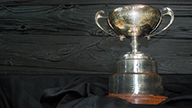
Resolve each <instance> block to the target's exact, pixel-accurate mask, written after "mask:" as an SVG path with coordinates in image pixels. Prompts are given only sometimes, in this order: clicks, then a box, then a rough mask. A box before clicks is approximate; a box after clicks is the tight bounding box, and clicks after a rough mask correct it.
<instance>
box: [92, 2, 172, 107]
mask: <svg viewBox="0 0 192 108" xmlns="http://www.w3.org/2000/svg"><path fill="white" fill-rule="evenodd" d="M163 12H164V13H163ZM101 14H104V11H103V10H101V11H98V12H97V13H96V15H95V22H96V24H97V25H98V27H99V28H100V29H101V30H103V31H104V32H106V33H108V34H109V35H112V36H115V35H114V34H112V33H110V32H108V31H106V30H105V29H103V28H102V27H101V25H100V24H99V22H98V19H100V18H106V19H107V22H108V25H109V26H110V28H111V29H112V30H113V31H114V32H115V33H116V34H117V35H118V37H120V40H123V38H130V39H131V41H132V42H131V44H130V45H131V47H132V51H131V52H127V53H126V54H124V55H123V56H121V57H120V58H119V59H118V60H117V61H116V66H115V67H116V68H115V74H113V75H112V76H110V78H109V95H108V96H109V97H119V98H122V99H125V100H127V101H128V102H131V103H133V104H159V103H160V102H162V101H164V100H165V99H167V97H166V96H162V94H163V85H162V77H161V76H160V75H158V72H157V66H156V62H155V60H154V59H153V57H152V56H150V55H149V54H146V53H143V52H140V51H138V49H139V46H140V44H139V42H138V37H147V38H148V39H150V37H151V36H154V35H156V34H159V33H161V32H162V31H164V30H165V29H167V28H168V27H169V26H170V25H171V24H172V22H173V20H174V13H173V11H172V10H171V9H170V8H169V7H165V8H163V9H162V11H160V10H159V9H157V8H156V7H152V6H148V5H127V6H122V7H119V8H116V9H114V10H113V11H110V12H109V13H108V14H107V16H106V17H105V16H102V15H101ZM165 15H169V16H170V21H169V23H168V24H167V26H166V27H164V28H163V29H162V30H160V31H156V29H157V28H158V27H159V25H160V23H161V21H162V18H163V16H165Z"/></svg>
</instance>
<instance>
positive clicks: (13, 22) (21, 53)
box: [0, 0, 192, 74]
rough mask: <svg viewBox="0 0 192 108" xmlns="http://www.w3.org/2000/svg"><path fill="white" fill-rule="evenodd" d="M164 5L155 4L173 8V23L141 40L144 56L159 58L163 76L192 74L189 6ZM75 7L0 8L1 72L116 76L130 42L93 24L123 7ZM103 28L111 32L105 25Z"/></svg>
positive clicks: (191, 29)
mask: <svg viewBox="0 0 192 108" xmlns="http://www.w3.org/2000/svg"><path fill="white" fill-rule="evenodd" d="M57 1H58V3H64V2H62V1H59V0H56V2H57ZM165 1H166V2H165V3H160V2H158V3H157V4H156V3H155V1H154V2H153V3H154V4H153V3H151V4H152V5H153V6H155V7H158V8H161V7H164V6H168V7H170V8H172V9H173V11H174V12H175V21H174V23H173V24H172V25H171V27H170V28H168V30H166V31H165V32H163V33H162V34H160V35H158V36H156V37H153V38H152V40H150V41H147V40H146V39H142V40H141V43H142V45H143V46H142V47H141V51H143V52H146V53H148V54H150V55H152V56H153V57H154V58H155V60H156V61H157V63H158V71H159V73H165V74H178V73H182V74H183V73H185V74H189V73H192V71H191V70H192V67H191V65H192V48H191V47H192V36H191V33H192V26H191V25H192V21H191V18H192V11H191V10H192V8H191V5H190V3H191V2H190V3H189V4H187V5H178V3H180V1H179V0H178V1H175V2H177V3H175V4H174V3H171V2H170V1H168V0H165ZM5 2H7V3H8V2H9V1H8V0H7V1H6V0H5V1H4V3H5ZM14 2H28V1H27V0H18V1H14ZM38 2H43V0H39V1H38ZM49 2H50V4H51V3H52V1H50V0H48V4H49ZM71 2H74V4H72V5H68V4H67V5H63V4H62V5H48V4H47V5H32V4H33V3H31V5H25V4H23V5H11V4H9V5H4V6H1V7H0V72H1V73H23V74H26V73H31V74H33V73H50V74H52V73H97V74H98V73H113V72H114V64H115V61H116V59H117V58H118V57H119V56H120V55H122V54H124V53H125V52H127V51H130V48H129V44H130V40H128V39H126V40H124V41H123V42H121V41H119V39H118V38H115V37H111V36H108V35H107V34H106V33H104V32H102V31H101V30H100V29H99V28H98V27H97V26H96V24H95V21H94V15H95V13H96V12H97V11H99V10H101V9H102V10H105V11H106V12H108V11H109V10H112V9H114V8H116V7H119V6H121V5H120V3H121V1H120V3H117V4H113V2H112V3H111V4H110V3H109V4H110V5H103V4H100V3H102V1H97V2H93V3H92V4H91V3H89V2H85V1H84V2H83V0H82V4H83V3H85V4H84V5H82V4H80V5H79V4H78V3H76V2H78V1H75V0H74V1H71ZM122 2H123V1H122ZM156 2H157V1H156ZM188 2H189V1H188ZM106 3H107V1H106ZM114 3H115V2H114ZM169 3H170V4H169ZM29 4H30V3H29ZM167 4H168V5H167ZM184 4H185V3H184ZM168 21H169V17H165V18H164V19H163V22H162V26H161V27H160V28H159V29H161V28H162V27H164V26H165V25H166V24H167V22H168ZM101 23H102V25H103V26H104V27H105V28H106V29H108V27H107V24H106V22H105V20H101Z"/></svg>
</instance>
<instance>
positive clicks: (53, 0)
mask: <svg viewBox="0 0 192 108" xmlns="http://www.w3.org/2000/svg"><path fill="white" fill-rule="evenodd" d="M0 3H1V4H3V5H18V4H20V5H34V4H36V5H39V4H41V5H42V4H44V5H45V4H46V5H48V4H89V5H90V4H121V5H122V4H176V5H177V4H180V5H181V4H187V5H188V4H192V3H191V1H190V0H161V1H159V0H3V1H1V2H0Z"/></svg>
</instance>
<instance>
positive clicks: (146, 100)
mask: <svg viewBox="0 0 192 108" xmlns="http://www.w3.org/2000/svg"><path fill="white" fill-rule="evenodd" d="M108 97H119V98H122V99H124V100H126V101H128V102H131V103H132V104H153V105H157V104H159V103H161V102H162V101H164V100H166V99H167V98H168V97H166V96H159V95H147V94H109V95H108Z"/></svg>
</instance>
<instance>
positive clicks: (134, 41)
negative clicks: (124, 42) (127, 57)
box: [130, 36, 140, 53]
mask: <svg viewBox="0 0 192 108" xmlns="http://www.w3.org/2000/svg"><path fill="white" fill-rule="evenodd" d="M130 45H131V47H132V52H133V53H136V52H137V51H138V49H139V46H140V44H139V42H138V40H137V36H133V37H132V42H131V44H130Z"/></svg>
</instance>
